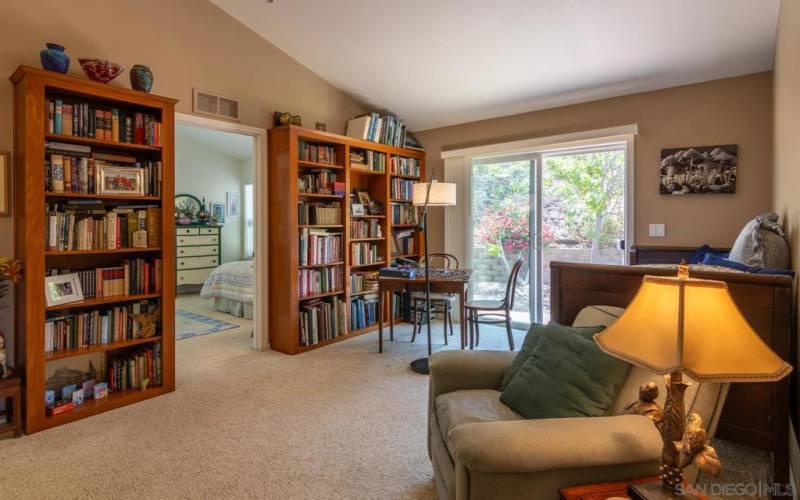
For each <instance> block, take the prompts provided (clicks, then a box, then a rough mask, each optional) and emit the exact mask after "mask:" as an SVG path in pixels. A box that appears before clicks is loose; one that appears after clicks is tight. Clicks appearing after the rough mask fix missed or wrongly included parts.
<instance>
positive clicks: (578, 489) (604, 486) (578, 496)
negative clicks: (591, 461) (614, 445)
mask: <svg viewBox="0 0 800 500" xmlns="http://www.w3.org/2000/svg"><path fill="white" fill-rule="evenodd" d="M652 481H660V479H659V478H658V476H656V477H644V478H640V479H631V480H628V481H618V482H615V483H597V484H587V485H583V486H570V487H568V488H561V489H560V490H558V493H559V497H560V498H561V500H609V499H611V498H627V499H630V498H631V496H630V495H628V486H631V485H634V484H644V483H649V482H652ZM648 498H649V497H648ZM662 498H663V497H662ZM682 498H687V499H688V498H690V497H682ZM694 498H696V499H700V500H708V499H707V497H705V496H703V495H701V494H699V493H697V494H696V496H695V497H694Z"/></svg>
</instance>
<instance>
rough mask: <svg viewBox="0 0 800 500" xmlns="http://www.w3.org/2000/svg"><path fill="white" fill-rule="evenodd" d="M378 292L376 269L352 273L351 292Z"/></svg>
mask: <svg viewBox="0 0 800 500" xmlns="http://www.w3.org/2000/svg"><path fill="white" fill-rule="evenodd" d="M365 292H369V293H378V273H377V272H375V271H367V272H355V273H350V293H354V294H355V293H365Z"/></svg>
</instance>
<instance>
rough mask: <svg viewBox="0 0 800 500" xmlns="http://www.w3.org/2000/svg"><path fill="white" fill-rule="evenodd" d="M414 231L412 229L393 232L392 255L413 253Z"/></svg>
mask: <svg viewBox="0 0 800 500" xmlns="http://www.w3.org/2000/svg"><path fill="white" fill-rule="evenodd" d="M414 232H415V230H414V229H407V230H403V231H395V232H394V238H392V255H410V254H413V253H414Z"/></svg>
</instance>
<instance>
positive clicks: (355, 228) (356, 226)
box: [350, 219, 383, 239]
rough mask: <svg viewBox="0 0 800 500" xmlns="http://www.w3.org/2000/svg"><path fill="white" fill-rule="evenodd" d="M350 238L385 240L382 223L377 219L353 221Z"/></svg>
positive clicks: (351, 222)
mask: <svg viewBox="0 0 800 500" xmlns="http://www.w3.org/2000/svg"><path fill="white" fill-rule="evenodd" d="M350 237H351V238H354V239H359V238H383V233H382V232H381V225H380V222H379V221H378V220H376V219H353V220H352V221H350Z"/></svg>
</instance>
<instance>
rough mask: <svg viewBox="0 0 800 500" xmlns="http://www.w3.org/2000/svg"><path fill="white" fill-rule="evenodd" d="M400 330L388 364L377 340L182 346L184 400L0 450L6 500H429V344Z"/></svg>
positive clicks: (217, 336)
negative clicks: (291, 346)
mask: <svg viewBox="0 0 800 500" xmlns="http://www.w3.org/2000/svg"><path fill="white" fill-rule="evenodd" d="M435 326H436V328H435V331H434V336H433V338H434V342H436V343H440V342H441V339H442V336H441V325H435ZM400 330H402V331H405V332H406V333H403V334H400V335H399V336H398V337H399V338H402V341H396V342H394V343H390V342H387V352H384V354H382V355H379V354H377V335H376V334H374V333H373V334H369V335H364V336H362V337H358V338H354V339H351V340H348V341H345V342H340V343H338V344H335V345H332V346H329V347H326V348H324V349H320V350H317V351H313V352H309V353H306V354H303V355H300V356H285V355H282V354H278V353H272V352H267V353H259V352H255V351H252V350H250V348H249V345H250V337H249V331H247V330H245V329H241V330H238V331H233V332H230V331H224V332H219V333H214V334H210V335H204V336H201V337H196V338H190V339H186V340H181V341H179V342H177V385H178V387H177V391H176V392H174V393H171V394H168V395H165V396H162V397H159V398H155V399H153V400H149V401H145V402H143V403H140V404H137V405H134V406H130V407H126V408H122V409H119V410H116V411H113V412H109V413H105V414H102V415H98V416H96V417H93V418H90V419H86V420H82V421H79V422H76V423H73V424H70V425H65V426H62V427H59V428H56V429H51V430H49V431H45V432H41V433H39V434H34V435H31V436H25V437H23V438H21V439H16V440H3V441H0V498H3V499H6V498H212V497H217V498H292V499H294V498H298V499H301V498H315V499H320V498H348V499H350V498H365V499H366V498H375V499H378V498H413V499H428V498H434V497H435V488H434V486H433V482H432V473H431V465H430V462H429V461H428V457H427V454H426V447H425V446H426V445H425V442H426V441H425V425H426V424H425V420H426V417H425V408H426V404H427V402H426V397H427V383H428V378H427V377H426V376H421V375H417V374H414V373H412V372H410V371H409V369H408V363H409V362H410V361H411V360H412V359H414V358H416V357H419V356H420V355H423V354H424V352H425V343H424V342H425V337H424V336H422V337H420V338H418V339H417V342H416V344H415V345H410V344H409V343H408V339H409V337H410V334H409V333H408V332H409V328H408V327H404V328H401V329H400ZM457 335H458V333H457V332H456V336H457ZM495 337H496V338H495ZM453 338H457V337H453ZM503 339H504V336H502V335H501V334H498V335H496V336H495V335H489V334H488V333H486V334H484V335H483V338H482V347H485V348H489V347H497V348H504V347H505V346H504V343H503V342H504V340H503ZM521 341H522V333H519V334H518V342H521Z"/></svg>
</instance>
